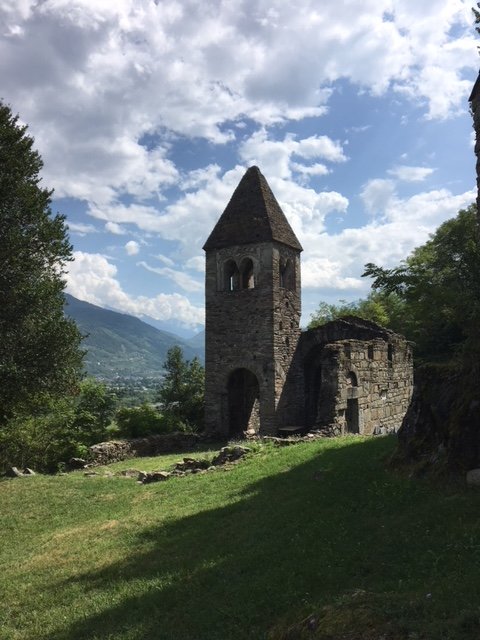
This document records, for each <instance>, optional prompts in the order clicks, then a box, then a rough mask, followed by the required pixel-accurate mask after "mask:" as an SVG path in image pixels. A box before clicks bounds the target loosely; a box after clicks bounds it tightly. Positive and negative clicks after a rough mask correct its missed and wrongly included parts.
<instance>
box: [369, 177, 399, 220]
mask: <svg viewBox="0 0 480 640" xmlns="http://www.w3.org/2000/svg"><path fill="white" fill-rule="evenodd" d="M394 195H395V183H394V181H393V180H388V179H383V178H373V179H372V180H369V181H368V182H367V183H366V184H365V185H364V186H363V189H362V191H361V193H360V197H361V198H362V200H363V203H364V205H365V208H366V210H367V211H368V212H369V213H371V214H378V213H380V212H384V211H385V210H386V208H387V207H388V205H389V203H390V202H391V200H392V198H393V197H394Z"/></svg>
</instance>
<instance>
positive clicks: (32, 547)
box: [0, 437, 480, 640]
mask: <svg viewBox="0 0 480 640" xmlns="http://www.w3.org/2000/svg"><path fill="white" fill-rule="evenodd" d="M248 446H250V447H251V448H252V452H251V454H250V455H249V456H248V457H247V458H246V459H245V460H243V461H241V462H240V463H238V464H237V465H233V466H232V467H231V468H230V470H228V471H226V470H225V469H218V470H216V471H208V472H207V471H206V472H204V473H197V474H194V475H188V476H185V477H179V478H171V479H169V480H168V481H166V482H159V483H157V484H147V485H141V484H138V483H137V482H136V474H133V477H132V478H128V477H125V475H123V476H122V475H121V473H122V471H123V472H124V473H125V470H126V469H143V470H146V471H149V470H152V469H169V468H171V466H172V465H173V463H175V462H176V461H177V460H179V459H181V457H182V456H181V455H172V454H170V455H165V456H161V457H159V458H138V459H133V460H128V461H125V462H122V463H118V464H116V465H110V466H109V467H105V468H103V469H102V468H97V469H96V470H95V471H96V472H97V473H98V474H99V475H96V476H95V475H93V476H85V475H84V472H83V471H80V472H74V473H70V474H66V475H59V476H49V477H48V476H40V475H37V476H34V477H26V478H19V479H13V480H0V504H1V505H2V509H1V510H0V527H1V531H2V532H3V534H4V535H3V537H2V544H1V545H0V565H1V567H2V571H1V572H0V592H1V593H2V598H1V601H0V621H1V624H0V639H1V640H12V639H13V640H33V639H35V640H94V639H96V640H100V639H102V640H107V639H108V640H147V639H149V640H267V639H268V640H414V639H416V640H474V639H476V638H479V637H480V617H479V608H478V602H479V580H478V571H479V563H480V552H479V549H480V546H479V534H480V522H479V518H478V513H479V509H480V493H479V492H478V491H477V490H468V489H467V488H466V487H465V486H463V485H450V486H448V485H443V484H441V483H439V481H436V482H435V481H433V480H429V479H426V478H422V479H413V478H411V477H407V476H406V475H402V474H398V473H395V472H392V471H389V470H388V469H386V468H385V463H384V461H385V456H388V455H390V454H391V453H392V451H393V448H394V446H395V438H393V437H389V438H370V439H366V438H359V437H357V438H343V439H324V440H319V441H316V442H314V443H303V444H298V445H295V446H291V447H283V448H274V447H273V446H272V445H271V444H269V443H266V444H261V443H249V445H248ZM183 455H189V456H191V455H193V456H195V457H203V456H204V457H211V456H212V455H213V454H212V453H208V452H206V451H204V452H198V451H197V452H190V453H189V452H185V453H184V454H183ZM87 473H93V471H92V470H90V471H89V472H87ZM105 474H107V475H105ZM108 474H109V475H108Z"/></svg>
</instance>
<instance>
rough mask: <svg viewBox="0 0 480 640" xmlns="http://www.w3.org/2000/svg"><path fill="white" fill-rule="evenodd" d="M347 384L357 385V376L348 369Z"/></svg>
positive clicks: (350, 385)
mask: <svg viewBox="0 0 480 640" xmlns="http://www.w3.org/2000/svg"><path fill="white" fill-rule="evenodd" d="M347 385H348V386H349V387H358V380H357V376H356V375H355V373H354V372H353V371H350V373H348V374H347Z"/></svg>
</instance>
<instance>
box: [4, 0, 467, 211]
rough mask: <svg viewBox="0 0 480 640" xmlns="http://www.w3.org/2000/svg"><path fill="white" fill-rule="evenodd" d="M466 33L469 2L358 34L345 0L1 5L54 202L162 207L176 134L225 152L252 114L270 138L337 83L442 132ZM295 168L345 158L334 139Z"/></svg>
mask: <svg viewBox="0 0 480 640" xmlns="http://www.w3.org/2000/svg"><path fill="white" fill-rule="evenodd" d="M470 23H471V15H470V3H468V2H466V0H456V1H455V2H452V1H451V0H439V1H438V2H436V3H427V2H417V0H415V1H414V0H403V2H401V3H400V2H397V3H394V4H392V2H391V0H365V1H364V2H362V4H361V6H358V7H356V9H355V20H346V19H345V7H344V6H343V5H342V4H341V3H338V2H337V1H336V0H325V1H324V2H322V6H321V10H320V9H319V7H318V4H317V3H316V2H314V1H313V0H299V2H297V3H295V4H294V5H293V4H291V3H285V2H283V3H280V2H277V1H276V0H271V1H270V2H265V3H258V4H256V5H255V6H254V5H252V4H251V3H250V2H248V1H247V0H243V1H242V2H239V3H218V2H211V3H198V2H197V1H196V0H180V1H179V0H163V1H162V2H159V3H156V2H151V1H150V0H118V1H117V2H115V3H105V2H103V3H98V2H93V0H71V1H69V2H66V1H65V0H60V1H59V0H45V1H44V2H41V3H40V2H36V0H35V1H34V0H23V1H22V2H18V3H3V4H2V5H1V7H0V24H2V25H3V27H2V33H1V36H2V37H1V39H0V73H1V76H2V95H3V96H4V98H5V99H7V100H9V101H11V102H12V104H13V105H14V108H21V110H22V117H23V118H24V119H25V120H26V121H27V122H28V123H29V124H30V126H31V130H32V132H33V134H34V135H35V137H36V142H37V145H38V147H39V148H40V151H41V153H42V156H43V158H44V160H45V175H46V176H47V178H48V182H49V184H51V185H52V186H54V187H55V189H56V192H57V195H58V196H72V197H76V198H82V199H86V200H88V201H90V202H95V203H97V204H100V203H101V204H104V203H110V202H112V201H115V200H116V199H118V198H119V197H120V196H121V195H122V194H125V193H128V194H130V195H131V196H134V197H135V198H138V199H139V200H145V199H147V198H149V197H152V196H154V195H155V196H158V197H159V198H161V197H162V193H163V191H164V190H165V189H166V188H168V187H169V186H170V185H172V184H173V183H175V182H178V181H179V180H181V176H180V175H179V173H178V170H177V168H176V166H175V165H174V163H173V162H172V161H171V160H170V159H169V158H168V153H169V149H170V145H171V141H172V135H174V136H175V135H181V136H186V137H189V138H193V137H196V138H205V139H207V140H209V141H211V142H213V143H215V144H223V143H227V142H228V141H231V140H233V139H234V138H235V136H236V133H235V131H241V129H240V128H238V127H236V125H237V124H241V121H242V119H244V118H245V116H246V115H248V117H249V118H250V119H251V120H253V121H255V122H256V123H257V124H259V125H262V126H264V127H269V126H270V125H272V124H275V123H278V122H286V121H288V120H291V121H296V120H300V119H303V118H306V117H310V116H313V115H319V114H321V113H323V112H325V109H326V108H327V107H328V100H329V97H330V95H331V93H332V91H333V90H334V89H333V88H332V83H334V82H335V81H336V80H337V79H340V78H345V79H347V80H350V81H351V82H352V83H355V84H357V85H359V86H360V87H362V88H366V89H367V90H370V91H372V92H374V93H377V94H380V93H381V92H383V91H385V90H386V89H387V88H389V87H391V86H393V87H394V88H395V89H396V90H397V91H399V92H402V93H403V94H404V95H407V96H408V97H410V98H411V99H412V100H415V101H418V102H420V103H426V104H427V109H428V116H429V117H431V118H445V117H448V116H449V115H451V114H452V113H454V112H455V111H456V110H458V109H459V108H460V106H461V105H463V104H464V101H465V98H466V97H467V94H468V91H469V89H470V81H468V80H467V79H466V78H465V76H464V72H465V70H467V71H468V70H470V71H471V72H472V73H473V72H474V71H476V60H475V57H474V56H473V55H472V53H473V52H474V50H475V43H474V34H473V29H472V27H471V24H470ZM454 27H455V34H456V36H455V38H454V39H452V38H451V33H452V29H453V28H454ZM319 34H320V37H319ZM245 61H248V64H246V62H245ZM439 87H441V91H439V90H438V88H439ZM462 108H463V106H462ZM227 123H230V126H225V125H226V124H227ZM292 144H294V145H295V143H294V142H293V141H292ZM267 151H268V153H267ZM257 153H258V149H257ZM269 153H270V154H273V155H274V156H275V155H277V154H278V150H276V149H275V148H271V149H269V150H268V149H267V150H266V151H265V155H267V156H268V155H269ZM295 153H298V154H299V157H301V158H303V159H308V158H310V159H311V158H318V157H322V158H324V159H326V160H328V161H338V160H341V159H342V151H341V149H340V147H339V145H338V144H337V143H335V142H333V141H331V140H329V139H328V138H327V137H325V136H312V137H311V138H310V139H309V140H308V141H303V142H302V141H297V143H296V151H295ZM262 160H264V161H265V162H266V164H263V163H262V165H263V166H264V167H265V168H267V167H268V163H269V159H268V157H264V158H262ZM271 161H272V162H273V161H274V160H273V159H271ZM278 163H280V164H281V162H280V160H277V164H278ZM209 171H210V172H215V168H214V167H212V168H211V169H209ZM280 175H284V174H280ZM195 179H196V180H198V181H201V180H202V176H201V172H200V174H199V175H198V176H196V177H195V176H190V178H189V180H190V184H191V186H193V187H194V188H196V185H195V183H194V180H195ZM197 184H198V182H197ZM191 186H188V180H187V181H186V182H185V188H191Z"/></svg>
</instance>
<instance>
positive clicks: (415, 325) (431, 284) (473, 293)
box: [363, 205, 480, 362]
mask: <svg viewBox="0 0 480 640" xmlns="http://www.w3.org/2000/svg"><path fill="white" fill-rule="evenodd" d="M363 275H364V276H368V277H371V278H373V284H372V287H373V288H374V289H375V290H376V291H377V292H380V293H382V294H385V295H395V296H398V297H399V299H400V300H401V301H402V302H403V304H404V323H405V324H404V326H405V328H404V333H405V335H406V336H407V338H409V339H410V340H413V341H414V342H415V343H416V354H417V356H418V357H419V358H420V359H421V360H423V361H431V362H444V361H448V360H451V359H452V358H453V357H454V356H456V355H458V354H460V353H463V351H462V348H463V347H464V346H465V345H467V344H468V349H472V348H474V345H475V344H478V342H479V333H478V318H479V315H480V250H479V245H478V244H477V242H476V207H475V205H472V206H470V207H469V208H468V209H467V210H462V211H460V212H459V213H458V215H457V217H456V218H452V219H451V220H448V221H447V222H444V223H443V224H442V225H441V226H440V227H439V228H438V229H437V231H436V232H435V233H434V234H433V235H432V237H431V239H430V240H429V241H428V242H426V243H425V244H424V245H422V246H420V247H418V248H417V249H415V250H414V251H413V252H412V254H411V255H410V256H409V257H408V258H407V259H406V260H404V261H403V262H402V263H401V264H400V265H399V266H398V267H394V268H393V269H384V268H382V267H378V266H376V265H375V264H372V263H370V264H367V265H365V273H364V274H363Z"/></svg>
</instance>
